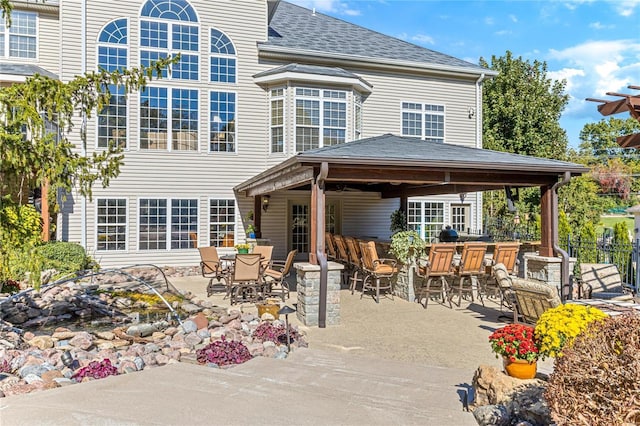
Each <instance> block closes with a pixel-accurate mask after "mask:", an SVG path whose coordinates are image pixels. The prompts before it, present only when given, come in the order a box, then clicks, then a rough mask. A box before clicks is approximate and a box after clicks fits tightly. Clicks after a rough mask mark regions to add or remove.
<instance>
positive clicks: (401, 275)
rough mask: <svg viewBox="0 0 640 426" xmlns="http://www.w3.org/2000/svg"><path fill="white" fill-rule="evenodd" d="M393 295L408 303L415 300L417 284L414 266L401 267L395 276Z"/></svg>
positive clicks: (417, 278)
mask: <svg viewBox="0 0 640 426" xmlns="http://www.w3.org/2000/svg"><path fill="white" fill-rule="evenodd" d="M394 279H395V280H396V282H395V285H394V286H393V294H394V295H396V296H398V297H399V298H401V299H404V300H406V301H409V302H414V301H415V300H416V293H415V285H416V284H417V283H418V282H419V281H418V280H419V277H417V276H416V265H415V264H412V265H409V266H406V265H405V266H403V267H402V269H400V271H399V272H398V275H396V278H394Z"/></svg>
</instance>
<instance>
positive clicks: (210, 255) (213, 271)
mask: <svg viewBox="0 0 640 426" xmlns="http://www.w3.org/2000/svg"><path fill="white" fill-rule="evenodd" d="M198 251H199V252H200V269H201V271H202V276H203V277H205V278H209V284H208V285H207V297H209V296H211V295H212V294H213V293H214V292H215V291H216V290H217V289H219V287H221V286H222V288H223V290H224V291H225V292H226V293H227V296H228V295H229V280H228V275H229V272H230V269H229V268H228V267H227V265H226V264H225V263H223V262H222V261H220V257H219V256H218V249H217V248H216V247H214V246H210V247H198ZM214 280H217V281H218V282H217V283H214V282H213V281H214ZM221 281H223V282H224V283H223V284H221Z"/></svg>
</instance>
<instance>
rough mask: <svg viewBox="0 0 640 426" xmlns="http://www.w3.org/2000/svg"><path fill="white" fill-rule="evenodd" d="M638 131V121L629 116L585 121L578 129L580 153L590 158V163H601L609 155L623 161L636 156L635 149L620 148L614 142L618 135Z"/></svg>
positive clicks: (639, 127) (639, 123)
mask: <svg viewBox="0 0 640 426" xmlns="http://www.w3.org/2000/svg"><path fill="white" fill-rule="evenodd" d="M638 132H640V121H638V120H636V119H635V118H632V117H629V118H627V119H624V120H622V119H619V118H615V117H609V118H608V119H602V120H600V121H598V122H597V123H587V124H585V126H584V127H583V128H582V130H581V131H580V146H579V149H580V153H581V154H582V155H584V156H585V157H586V158H590V159H591V161H590V163H591V164H593V163H602V162H605V161H607V160H608V159H609V158H611V157H615V158H619V159H621V160H623V161H624V162H625V163H628V162H632V161H634V160H635V159H636V158H637V154H636V150H635V149H633V150H628V149H627V150H625V149H621V148H620V145H618V143H617V142H616V138H618V137H620V136H625V135H630V134H633V133H638Z"/></svg>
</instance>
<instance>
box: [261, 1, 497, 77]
mask: <svg viewBox="0 0 640 426" xmlns="http://www.w3.org/2000/svg"><path fill="white" fill-rule="evenodd" d="M259 46H260V48H261V49H263V50H268V49H269V48H274V47H276V48H285V49H292V50H299V51H306V52H309V53H311V54H316V55H318V54H321V55H323V56H326V55H329V56H331V55H349V56H353V57H360V58H362V59H368V60H372V59H373V60H375V59H378V60H390V61H393V60H395V61H401V62H414V63H420V64H422V65H424V64H431V65H434V66H437V67H439V68H454V69H462V70H464V71H468V72H473V73H478V74H480V73H483V72H484V73H487V74H491V75H493V74H494V72H493V71H491V70H488V69H486V68H483V67H480V66H478V65H476V64H472V63H471V62H467V61H463V60H461V59H457V58H454V57H453V56H449V55H445V54H443V53H439V52H435V51H433V50H430V49H426V48H424V47H421V46H417V45H415V44H412V43H408V42H406V41H403V40H400V39H397V38H394V37H390V36H387V35H384V34H381V33H378V32H376V31H372V30H369V29H367V28H363V27H361V26H358V25H355V24H352V23H349V22H346V21H342V20H340V19H337V18H333V17H331V16H327V15H324V14H322V13H319V12H316V13H315V14H313V12H312V11H311V10H309V9H306V8H304V7H300V6H296V5H294V4H291V3H287V2H285V1H282V2H280V3H279V4H278V8H277V10H276V11H275V14H274V16H273V18H272V19H271V22H270V25H269V40H268V41H267V42H266V43H260V44H259Z"/></svg>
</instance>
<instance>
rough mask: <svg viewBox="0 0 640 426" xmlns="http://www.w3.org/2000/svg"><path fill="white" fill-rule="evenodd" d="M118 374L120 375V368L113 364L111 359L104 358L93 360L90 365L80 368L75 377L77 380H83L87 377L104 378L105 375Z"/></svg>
mask: <svg viewBox="0 0 640 426" xmlns="http://www.w3.org/2000/svg"><path fill="white" fill-rule="evenodd" d="M116 375H118V369H117V368H116V367H114V366H113V365H111V361H109V360H108V359H103V360H102V361H91V362H90V363H89V365H87V366H86V367H82V368H81V369H80V370H78V371H77V372H76V373H75V374H74V375H73V378H74V379H76V380H77V381H82V379H84V378H85V377H92V378H94V379H103V378H105V377H109V376H116Z"/></svg>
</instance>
